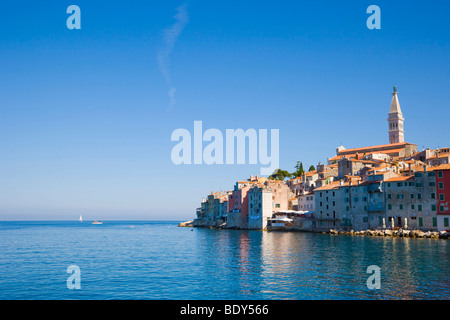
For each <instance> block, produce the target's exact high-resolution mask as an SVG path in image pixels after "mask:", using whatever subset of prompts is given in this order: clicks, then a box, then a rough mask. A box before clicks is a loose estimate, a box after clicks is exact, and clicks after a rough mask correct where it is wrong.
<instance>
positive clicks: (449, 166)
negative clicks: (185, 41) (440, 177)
mask: <svg viewBox="0 0 450 320" xmlns="http://www.w3.org/2000/svg"><path fill="white" fill-rule="evenodd" d="M429 170H430V171H432V170H433V171H434V170H450V164H441V165H438V166H435V167H431V168H429Z"/></svg>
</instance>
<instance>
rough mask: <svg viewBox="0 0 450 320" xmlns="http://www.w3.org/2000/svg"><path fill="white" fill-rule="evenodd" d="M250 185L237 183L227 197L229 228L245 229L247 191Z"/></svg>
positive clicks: (248, 183)
mask: <svg viewBox="0 0 450 320" xmlns="http://www.w3.org/2000/svg"><path fill="white" fill-rule="evenodd" d="M251 184H252V183H250V182H248V181H237V182H236V185H235V186H234V190H233V191H232V192H231V194H230V195H229V196H228V218H227V224H228V225H229V226H231V227H236V228H245V227H246V224H247V220H248V191H249V190H250V186H251Z"/></svg>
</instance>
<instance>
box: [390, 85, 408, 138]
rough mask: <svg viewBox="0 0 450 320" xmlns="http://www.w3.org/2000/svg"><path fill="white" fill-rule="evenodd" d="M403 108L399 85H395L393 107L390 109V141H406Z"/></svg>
mask: <svg viewBox="0 0 450 320" xmlns="http://www.w3.org/2000/svg"><path fill="white" fill-rule="evenodd" d="M404 120H405V119H404V118H403V114H402V110H401V109H400V103H399V102H398V97H397V87H394V92H393V93H392V101H391V109H390V110H389V118H388V122H389V143H390V144H392V143H399V142H404V141H405V132H404V130H403V121H404Z"/></svg>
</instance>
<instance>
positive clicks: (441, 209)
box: [439, 204, 445, 212]
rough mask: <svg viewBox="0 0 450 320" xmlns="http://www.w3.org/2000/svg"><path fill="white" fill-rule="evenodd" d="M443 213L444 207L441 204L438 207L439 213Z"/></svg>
mask: <svg viewBox="0 0 450 320" xmlns="http://www.w3.org/2000/svg"><path fill="white" fill-rule="evenodd" d="M444 211H445V207H444V205H443V204H441V205H440V206H439V212H444Z"/></svg>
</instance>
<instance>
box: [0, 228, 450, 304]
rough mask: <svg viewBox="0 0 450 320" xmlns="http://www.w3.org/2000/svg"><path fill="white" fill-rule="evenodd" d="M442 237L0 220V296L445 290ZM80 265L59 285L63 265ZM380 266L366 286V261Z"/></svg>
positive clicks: (356, 295)
mask: <svg viewBox="0 0 450 320" xmlns="http://www.w3.org/2000/svg"><path fill="white" fill-rule="evenodd" d="M449 243H450V241H449V240H438V239H410V238H379V237H362V236H354V237H350V236H330V235H325V234H311V233H281V232H260V231H238V230H218V229H191V228H178V227H177V222H151V221H105V222H104V224H103V225H92V224H91V223H90V222H83V223H79V222H66V221H64V222H61V221H58V222H56V221H53V222H49V221H45V222H0V299H2V300H5V299H46V300H48V299H176V300H178V299H195V300H197V299H198V300H200V299H239V300H241V299H449V298H450V276H449V275H450V272H449V271H450V268H449V260H450V244H449ZM70 265H77V266H79V268H80V270H81V277H80V279H81V289H79V290H77V289H72V290H70V289H68V288H67V278H68V277H69V276H70V274H68V273H67V267H68V266H70ZM370 265H377V266H379V267H380V269H381V289H379V290H370V289H368V288H367V285H366V281H367V278H368V277H369V276H370V274H368V273H366V271H367V267H368V266H370Z"/></svg>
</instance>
